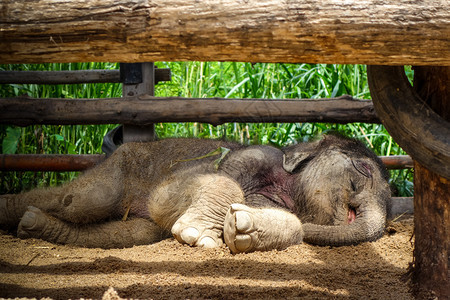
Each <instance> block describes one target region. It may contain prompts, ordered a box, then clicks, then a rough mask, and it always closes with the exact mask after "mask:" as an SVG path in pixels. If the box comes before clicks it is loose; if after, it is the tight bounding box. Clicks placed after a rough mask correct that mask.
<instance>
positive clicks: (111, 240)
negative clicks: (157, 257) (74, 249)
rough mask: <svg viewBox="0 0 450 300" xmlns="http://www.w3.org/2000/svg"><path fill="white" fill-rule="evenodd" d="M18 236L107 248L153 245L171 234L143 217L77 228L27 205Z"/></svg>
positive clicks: (78, 226)
mask: <svg viewBox="0 0 450 300" xmlns="http://www.w3.org/2000/svg"><path fill="white" fill-rule="evenodd" d="M17 235H18V236H19V237H20V238H37V239H43V240H46V241H49V242H52V243H57V244H68V245H76V246H82V247H89V248H105V249H108V248H123V247H132V246H134V245H146V244H151V243H155V242H158V241H161V240H163V239H164V238H167V237H169V236H170V233H169V232H168V231H166V230H164V229H162V228H161V227H159V226H158V225H156V224H155V223H153V222H152V221H151V220H148V219H143V218H136V219H131V220H128V221H110V222H105V223H99V224H89V225H76V224H71V223H68V222H64V221H61V220H59V219H57V218H55V217H53V216H51V215H49V214H46V213H45V212H43V211H41V210H40V209H38V208H36V207H32V206H30V207H28V210H27V211H26V212H25V214H24V215H23V217H22V220H21V221H20V223H19V227H18V230H17Z"/></svg>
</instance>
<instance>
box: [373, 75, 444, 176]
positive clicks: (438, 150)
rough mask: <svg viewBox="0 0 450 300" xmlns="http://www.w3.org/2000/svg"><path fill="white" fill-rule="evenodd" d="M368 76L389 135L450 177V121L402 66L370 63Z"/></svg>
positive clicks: (376, 105) (427, 163)
mask: <svg viewBox="0 0 450 300" xmlns="http://www.w3.org/2000/svg"><path fill="white" fill-rule="evenodd" d="M367 75H368V81H369V87H370V93H371V95H372V99H373V104H374V107H375V110H376V112H377V115H378V116H379V117H380V119H381V121H382V122H383V125H384V127H386V129H387V131H388V132H389V134H390V135H391V136H392V137H393V138H394V140H395V141H396V142H397V143H398V144H399V145H400V146H401V147H402V148H403V149H404V150H405V151H406V152H407V153H408V154H409V155H411V156H412V158H413V159H414V160H416V161H418V162H419V163H421V164H423V165H425V166H427V167H428V168H429V169H430V170H433V171H434V172H436V173H437V174H440V175H441V176H443V177H445V178H447V179H450V146H449V145H450V122H448V121H446V120H445V119H444V118H442V117H440V116H439V114H438V113H437V111H434V110H433V109H432V108H431V107H430V106H429V105H427V104H426V103H425V100H424V99H422V98H421V97H420V95H419V94H418V93H417V92H416V91H414V89H413V88H412V87H411V84H410V83H409V81H408V79H407V77H406V75H405V71H404V69H403V67H395V66H369V67H368V68H367ZM444 78H445V76H444ZM436 80H437V79H436ZM439 81H440V80H439ZM414 87H416V85H414Z"/></svg>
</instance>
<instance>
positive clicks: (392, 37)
mask: <svg viewBox="0 0 450 300" xmlns="http://www.w3.org/2000/svg"><path fill="white" fill-rule="evenodd" d="M0 9H1V10H0V15H1V18H0V41H1V42H0V43H1V44H0V62H2V63H42V62H83V61H84V62H90V61H120V62H142V61H162V60H163V61H179V60H189V61H193V60H201V61H247V62H286V63H299V62H307V63H340V64H354V63H359V64H389V65H450V40H449V38H448V37H449V36H450V26H449V21H450V10H449V5H448V0H426V1H409V0H384V1H379V0H358V1H356V0H353V1H352V0H350V1H335V0H293V1H257V0H246V1H240V0H223V1H213V0H208V1H201V2H198V1H196V0H182V1H181V0H148V1H141V0H96V1H94V0H91V1H89V0H83V1H65V0H64V1H63V0H51V1H50V0H38V1H27V0H16V1H3V2H2V5H1V8H0Z"/></svg>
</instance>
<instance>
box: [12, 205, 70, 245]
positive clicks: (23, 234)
mask: <svg viewBox="0 0 450 300" xmlns="http://www.w3.org/2000/svg"><path fill="white" fill-rule="evenodd" d="M60 223H62V221H60V220H57V219H55V218H53V217H51V216H49V215H47V214H46V213H44V212H43V211H41V210H40V209H39V208H36V207H34V206H29V207H28V210H27V211H26V212H25V213H24V214H23V216H22V219H21V221H20V223H19V226H18V228H17V236H18V237H20V238H23V239H26V238H37V239H44V240H48V241H51V240H52V236H53V235H56V234H57V233H56V231H57V229H58V228H60V227H61V224H60Z"/></svg>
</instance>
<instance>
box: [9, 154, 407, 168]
mask: <svg viewBox="0 0 450 300" xmlns="http://www.w3.org/2000/svg"><path fill="white" fill-rule="evenodd" d="M392 157H394V156H390V157H386V156H380V158H381V160H382V161H383V163H384V164H385V165H386V168H387V169H394V168H393V167H392V166H390V165H389V164H388V163H387V161H388V160H390V158H392ZM105 159H106V155H104V154H92V155H88V154H85V155H74V154H45V155H44V154H0V170H1V171H82V170H86V169H89V168H91V167H93V166H95V165H96V164H98V163H100V162H102V161H103V160H105ZM409 159H410V158H409ZM404 160H405V161H407V159H404ZM408 167H409V166H408V165H407V164H406V165H404V166H403V168H408ZM400 168H401V167H400V166H398V165H397V166H395V169H400Z"/></svg>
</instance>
